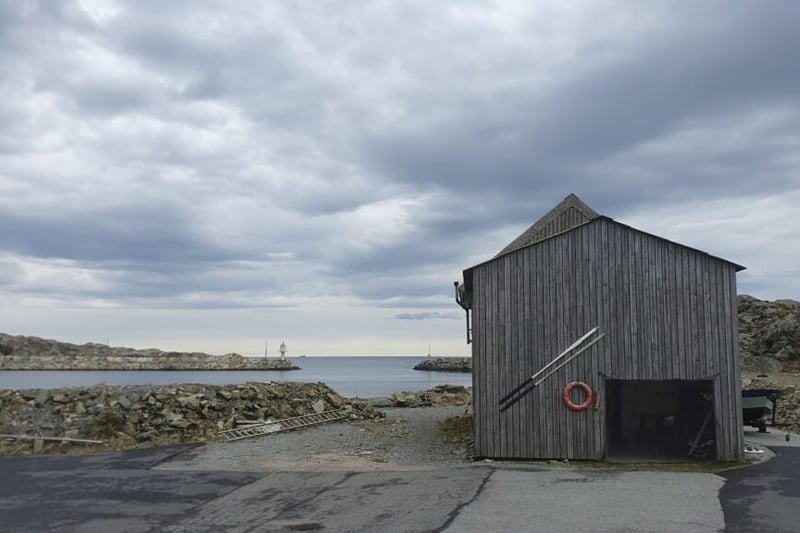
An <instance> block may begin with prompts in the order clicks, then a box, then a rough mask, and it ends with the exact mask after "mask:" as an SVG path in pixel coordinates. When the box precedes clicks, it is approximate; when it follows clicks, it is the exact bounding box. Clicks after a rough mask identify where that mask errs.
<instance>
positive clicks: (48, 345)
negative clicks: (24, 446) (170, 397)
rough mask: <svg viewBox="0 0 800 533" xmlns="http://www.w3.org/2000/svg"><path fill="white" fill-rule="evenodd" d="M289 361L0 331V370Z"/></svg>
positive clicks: (285, 365) (274, 366)
mask: <svg viewBox="0 0 800 533" xmlns="http://www.w3.org/2000/svg"><path fill="white" fill-rule="evenodd" d="M297 368H298V367H296V366H294V365H293V364H292V363H291V362H290V361H281V360H278V359H266V358H264V357H244V356H242V355H239V354H237V353H229V354H225V355H209V354H206V353H199V352H164V351H161V350H157V349H155V348H151V349H147V350H136V349H134V348H124V347H111V346H107V345H105V344H97V343H87V344H81V345H77V344H71V343H68V342H59V341H54V340H49V339H42V338H39V337H26V336H22V335H17V336H13V335H6V334H4V333H0V370H296V369H297Z"/></svg>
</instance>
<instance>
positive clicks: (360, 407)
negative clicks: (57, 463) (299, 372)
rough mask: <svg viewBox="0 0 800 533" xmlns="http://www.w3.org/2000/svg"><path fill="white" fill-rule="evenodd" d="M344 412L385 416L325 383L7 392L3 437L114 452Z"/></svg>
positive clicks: (0, 396) (1, 399) (1, 413)
mask: <svg viewBox="0 0 800 533" xmlns="http://www.w3.org/2000/svg"><path fill="white" fill-rule="evenodd" d="M328 410H339V411H341V412H343V413H344V414H345V415H346V416H347V418H348V419H350V420H358V419H364V418H376V417H380V416H382V415H383V414H382V413H381V412H379V411H375V410H374V409H372V408H371V407H368V406H367V405H366V403H365V402H352V401H348V400H346V399H344V398H342V397H341V396H339V395H338V394H337V393H336V392H335V391H333V390H332V389H331V388H329V387H328V386H327V385H325V384H323V383H247V384H245V385H165V386H126V387H110V386H106V385H99V386H95V387H89V388H86V387H81V388H67V389H55V390H43V389H33V390H0V433H3V434H14V435H31V436H48V437H50V436H54V437H68V438H89V439H101V440H108V441H109V442H108V446H107V447H108V448H109V449H114V448H120V447H134V446H136V445H137V444H138V445H152V443H153V442H157V443H158V444H164V443H166V442H190V441H198V440H205V439H213V438H215V437H216V434H217V432H218V431H221V430H224V429H230V428H232V427H234V424H235V423H236V421H238V420H268V419H272V420H279V419H282V418H289V417H293V416H300V415H305V414H312V413H318V412H322V411H328Z"/></svg>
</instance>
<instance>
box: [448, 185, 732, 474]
mask: <svg viewBox="0 0 800 533" xmlns="http://www.w3.org/2000/svg"><path fill="white" fill-rule="evenodd" d="M743 269H744V267H742V266H740V265H737V264H736V263H733V262H731V261H728V260H725V259H721V258H719V257H715V256H713V255H710V254H708V253H706V252H703V251H700V250H697V249H695V248H691V247H689V246H685V245H682V244H679V243H676V242H673V241H670V240H667V239H665V238H662V237H658V236H656V235H652V234H650V233H647V232H644V231H640V230H638V229H635V228H633V227H630V226H628V225H625V224H622V223H620V222H617V221H615V220H613V219H611V218H608V217H606V216H602V215H600V214H598V213H597V212H595V211H594V210H592V209H591V208H590V207H589V206H587V205H586V204H585V203H584V202H582V201H581V200H580V199H579V198H578V197H577V196H575V195H573V194H570V195H569V196H567V197H566V198H565V199H564V200H563V201H562V202H560V203H559V204H558V205H557V206H555V207H554V208H553V209H552V210H550V211H549V212H548V213H546V214H545V215H544V216H543V217H541V218H540V219H539V220H538V221H537V222H536V223H535V224H533V225H532V226H531V227H530V228H528V229H527V230H526V231H525V232H523V233H522V234H521V235H520V236H519V237H517V238H516V239H514V241H512V242H511V243H510V244H509V245H508V246H506V247H505V248H503V249H502V250H501V251H500V252H499V253H498V254H497V255H496V256H495V257H493V258H491V259H489V260H487V261H486V262H483V263H481V264H478V265H475V266H472V267H470V268H467V269H466V270H464V272H463V279H462V280H461V282H457V287H456V289H457V290H456V299H457V301H458V303H459V305H461V306H462V307H463V308H464V309H465V310H466V314H467V342H469V343H471V347H472V364H473V405H474V433H475V434H474V437H475V455H476V457H480V458H496V459H588V460H604V459H609V458H611V459H613V458H616V457H619V458H623V457H637V458H642V459H651V458H686V457H688V456H690V455H691V456H705V457H710V458H714V457H715V458H716V459H717V460H720V461H735V460H739V459H741V457H742V455H743V448H744V442H743V434H742V400H741V379H740V370H739V369H740V365H739V353H738V345H737V341H738V336H737V314H736V273H737V272H738V271H740V270H743ZM532 376H536V379H534V380H531V379H530V378H531V377H532Z"/></svg>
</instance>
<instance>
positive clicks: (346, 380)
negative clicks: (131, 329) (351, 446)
mask: <svg viewBox="0 0 800 533" xmlns="http://www.w3.org/2000/svg"><path fill="white" fill-rule="evenodd" d="M291 360H292V362H293V363H294V364H295V365H297V366H299V367H300V368H301V369H300V370H292V371H283V372H276V371H252V372H251V371H226V370H220V371H200V372H195V371H187V372H183V371H167V372H164V371H160V370H141V371H140V370H127V371H117V370H105V371H91V372H85V371H79V370H0V389H55V388H60V387H84V386H91V385H97V384H99V383H106V384H108V385H166V384H171V383H202V384H207V385H231V384H237V383H245V382H247V381H303V382H309V383H315V382H318V381H322V382H323V383H326V384H327V385H328V386H329V387H331V388H332V389H334V390H335V391H336V392H338V393H339V394H341V395H342V396H348V397H353V396H360V397H362V398H364V397H370V396H387V395H389V394H391V393H393V392H399V391H404V390H405V391H420V390H426V389H430V388H432V387H434V386H436V385H441V384H443V383H448V384H451V385H463V386H465V387H471V386H472V376H471V374H469V373H466V372H465V373H462V372H427V371H420V370H414V365H416V364H417V363H419V362H420V361H423V360H425V358H424V357H293V358H292V359H291Z"/></svg>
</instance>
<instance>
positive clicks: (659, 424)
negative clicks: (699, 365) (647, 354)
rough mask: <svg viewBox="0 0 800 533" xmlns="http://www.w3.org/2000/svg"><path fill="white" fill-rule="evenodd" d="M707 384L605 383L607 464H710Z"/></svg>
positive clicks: (713, 453) (712, 452) (710, 402)
mask: <svg viewBox="0 0 800 533" xmlns="http://www.w3.org/2000/svg"><path fill="white" fill-rule="evenodd" d="M713 393H714V384H713V382H712V381H640V380H614V379H607V380H606V423H607V428H606V429H607V438H608V448H607V455H608V457H609V458H610V459H625V458H635V459H645V460H646V459H684V460H685V459H689V458H695V459H697V458H709V459H710V458H715V457H716V446H715V443H714V427H715V424H714V415H713V413H714V405H713V397H714V394H713Z"/></svg>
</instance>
